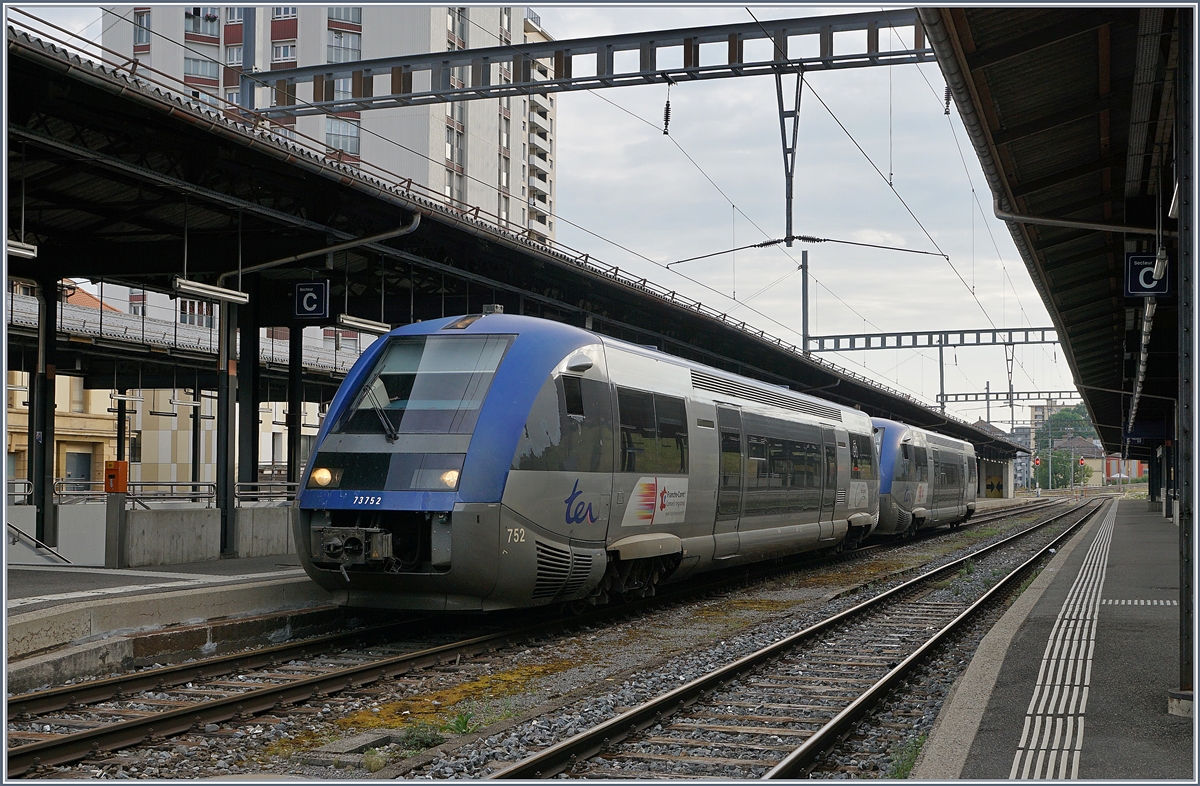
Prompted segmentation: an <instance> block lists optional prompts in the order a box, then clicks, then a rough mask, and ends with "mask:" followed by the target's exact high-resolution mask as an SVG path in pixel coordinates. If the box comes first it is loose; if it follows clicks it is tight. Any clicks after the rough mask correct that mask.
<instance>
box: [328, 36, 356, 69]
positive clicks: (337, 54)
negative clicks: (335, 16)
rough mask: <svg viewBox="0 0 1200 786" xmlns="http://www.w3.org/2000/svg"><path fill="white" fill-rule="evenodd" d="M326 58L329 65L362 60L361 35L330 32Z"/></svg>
mask: <svg viewBox="0 0 1200 786" xmlns="http://www.w3.org/2000/svg"><path fill="white" fill-rule="evenodd" d="M328 56H329V62H330V63H352V62H354V61H355V60H362V34H361V33H348V32H346V31H345V30H330V31H329V46H328Z"/></svg>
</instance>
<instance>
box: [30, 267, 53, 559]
mask: <svg viewBox="0 0 1200 786" xmlns="http://www.w3.org/2000/svg"><path fill="white" fill-rule="evenodd" d="M37 284H38V286H37V301H38V356H37V369H36V371H35V372H34V374H33V378H32V380H31V382H32V383H33V384H31V385H30V386H29V404H30V408H31V410H32V411H31V412H30V424H31V426H30V432H31V433H30V437H31V439H30V440H29V461H30V465H29V466H30V470H29V478H30V480H31V481H33V501H34V504H35V505H36V506H37V529H36V533H35V536H36V537H37V539H38V540H40V541H41V542H42V543H45V544H46V545H47V546H57V545H58V527H57V526H56V525H57V521H56V517H55V515H54V461H55V453H56V451H55V446H54V387H55V372H56V360H55V341H56V340H57V339H58V298H59V289H58V280H57V279H44V280H41V281H38V282H37Z"/></svg>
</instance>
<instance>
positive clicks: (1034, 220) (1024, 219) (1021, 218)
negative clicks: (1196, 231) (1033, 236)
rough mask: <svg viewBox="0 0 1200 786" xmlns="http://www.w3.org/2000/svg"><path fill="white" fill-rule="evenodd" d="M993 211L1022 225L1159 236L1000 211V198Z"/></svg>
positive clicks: (1150, 230) (1147, 231)
mask: <svg viewBox="0 0 1200 786" xmlns="http://www.w3.org/2000/svg"><path fill="white" fill-rule="evenodd" d="M992 210H993V211H994V212H995V214H996V218H999V219H1001V220H1003V221H1016V222H1018V223H1021V224H1040V225H1042V226H1048V227H1065V228H1067V229H1094V230H1096V231H1097V232H1124V233H1125V234H1127V235H1157V234H1158V233H1159V230H1158V229H1156V228H1155V227H1133V226H1129V225H1127V224H1098V223H1094V222H1092V221H1074V220H1072V219H1069V218H1048V217H1045V216H1026V215H1022V214H1020V213H1009V212H1008V211H1006V210H1001V209H1000V197H993V198H992ZM1162 234H1163V235H1166V236H1169V237H1178V236H1179V233H1178V232H1169V231H1166V230H1163V232H1162Z"/></svg>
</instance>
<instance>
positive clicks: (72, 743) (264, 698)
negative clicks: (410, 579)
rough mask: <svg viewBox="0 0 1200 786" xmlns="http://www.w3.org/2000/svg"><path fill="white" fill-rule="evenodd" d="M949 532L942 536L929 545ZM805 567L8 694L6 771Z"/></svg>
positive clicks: (337, 637)
mask: <svg viewBox="0 0 1200 786" xmlns="http://www.w3.org/2000/svg"><path fill="white" fill-rule="evenodd" d="M1042 507H1044V505H1035V506H1022V507H1021V508H1019V509H1017V510H1013V509H1007V510H1004V511H997V512H996V513H993V514H989V515H988V516H984V517H980V518H979V519H973V520H972V521H971V522H970V524H971V525H976V524H983V523H987V522H989V521H994V520H997V519H1001V518H1007V517H1009V516H1012V515H1015V514H1028V513H1031V512H1036V511H1037V510H1039V509H1041V508H1042ZM947 532H949V530H938V531H935V532H933V533H930V535H928V536H926V537H935V536H937V535H940V534H945V533H947ZM911 542H913V541H912V540H908V541H904V542H901V541H894V542H892V543H891V544H877V545H872V546H866V547H862V548H860V549H857V550H855V551H853V552H847V553H845V554H843V555H840V556H841V558H843V559H844V558H855V557H859V556H865V555H867V554H871V553H874V552H876V551H878V550H881V549H886V548H888V547H889V545H891V546H893V547H895V546H900V545H906V544H908V543H911ZM813 562H814V561H813V560H811V559H810V560H807V561H800V562H789V563H785V564H782V565H775V566H770V565H767V566H758V567H756V568H754V569H752V570H750V571H747V572H744V573H741V574H739V575H734V576H728V577H724V578H720V579H718V580H717V581H708V582H704V583H703V584H700V585H695V586H687V587H685V588H683V589H680V590H675V589H674V588H669V591H668V592H666V593H663V594H662V595H660V596H659V597H658V598H648V599H645V600H642V601H638V602H636V603H631V604H626V605H623V606H616V607H607V608H603V609H599V610H596V611H593V612H590V613H587V614H583V615H579V616H577V617H573V618H570V619H558V620H551V621H548V622H541V623H538V624H534V625H522V626H519V627H515V628H510V629H507V630H498V631H495V632H491V633H486V634H484V635H468V636H465V637H462V638H457V637H449V636H447V635H446V634H445V632H442V633H440V634H436V635H431V634H429V633H428V632H426V633H422V626H423V625H424V624H425V622H427V620H425V619H410V620H404V621H401V622H396V623H391V624H387V625H383V626H377V627H374V628H368V629H360V630H356V631H348V632H344V633H338V634H332V635H327V636H323V637H319V638H315V639H309V640H306V641H301V642H296V643H289V644H282V645H275V646H271V647H265V648H262V649H259V650H254V651H250V652H243V653H237V654H233V655H225V656H220V657H216V658H211V659H205V660H202V661H195V662H192V663H184V664H178V665H171V666H166V667H161V668H156V669H151V670H145V671H141V672H135V673H132V674H126V675H121V676H118V677H113V678H108V679H101V680H95V681H91V682H85V683H80V684H77V685H71V686H66V687H61V688H54V689H50V690H44V691H36V692H32V693H27V694H23V695H19V696H13V697H10V698H9V700H8V715H7V717H8V734H9V746H10V747H9V749H8V751H7V771H8V774H9V775H10V776H20V775H25V774H29V773H31V772H34V771H38V770H40V769H45V768H49V767H52V766H56V765H62V764H68V763H71V762H74V761H79V760H81V759H84V758H86V757H88V756H89V755H95V754H97V753H99V752H103V751H113V750H117V749H121V748H127V747H131V746H136V745H139V744H143V743H154V742H156V741H160V740H162V739H165V738H169V737H171V736H174V735H177V734H181V733H184V732H187V731H189V730H193V729H202V728H204V727H206V726H208V725H209V724H220V723H223V722H226V721H230V720H234V719H238V720H249V719H250V718H252V717H253V716H254V715H257V714H260V713H264V712H268V711H271V710H277V709H279V708H286V707H288V706H290V705H294V704H297V703H301V702H304V701H307V700H310V699H313V698H317V697H320V696H323V695H326V694H329V693H334V692H338V691H343V690H346V689H356V688H360V687H363V686H366V685H369V684H371V683H374V682H378V681H380V680H387V679H390V678H395V677H398V676H402V675H404V674H406V673H408V672H411V671H415V670H419V669H423V668H426V667H429V666H432V665H436V664H439V663H445V662H448V661H453V660H456V659H459V658H462V657H464V656H466V657H470V656H473V655H476V654H479V653H483V652H487V651H491V650H495V649H498V648H501V647H504V646H507V645H510V644H515V643H518V642H523V641H528V640H530V639H533V638H538V637H544V636H553V635H558V634H561V633H563V632H564V631H565V630H567V629H569V628H571V627H573V626H579V625H595V624H603V623H606V622H610V621H612V620H615V619H620V618H624V617H629V616H631V615H637V614H641V613H644V612H645V611H647V610H650V609H654V608H658V607H661V606H662V605H664V604H671V603H677V602H683V601H686V600H690V599H693V598H694V597H696V596H697V595H703V594H711V593H712V592H714V591H717V592H719V591H727V590H729V589H733V588H736V587H737V586H739V585H742V584H744V583H746V582H747V581H752V580H756V579H762V578H765V577H768V576H771V575H775V574H778V573H780V572H781V571H790V570H795V569H797V568H799V567H804V566H805V565H811V564H812V563H813ZM372 642H386V644H372Z"/></svg>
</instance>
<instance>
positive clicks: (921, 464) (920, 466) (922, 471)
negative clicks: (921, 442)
mask: <svg viewBox="0 0 1200 786" xmlns="http://www.w3.org/2000/svg"><path fill="white" fill-rule="evenodd" d="M913 452H914V453H915V454H916V456H915V457H916V461H917V481H918V482H920V483H927V482H928V481H929V454H928V452H927V451H926V450H925V448H920V447H917V448H913Z"/></svg>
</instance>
